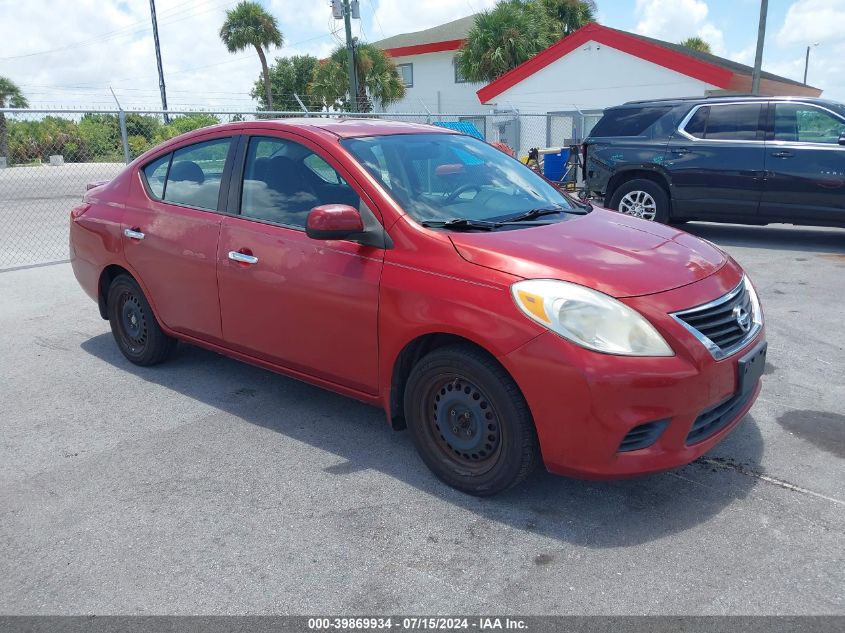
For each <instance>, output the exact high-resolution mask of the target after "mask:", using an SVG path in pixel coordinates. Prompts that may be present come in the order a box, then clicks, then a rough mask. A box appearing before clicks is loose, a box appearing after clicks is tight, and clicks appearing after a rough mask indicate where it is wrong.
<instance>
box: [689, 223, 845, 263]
mask: <svg viewBox="0 0 845 633" xmlns="http://www.w3.org/2000/svg"><path fill="white" fill-rule="evenodd" d="M678 228H680V229H683V230H684V231H686V232H687V233H692V234H693V235H696V236H698V237H703V238H704V239H706V240H710V241H711V242H715V243H716V244H719V245H720V246H746V247H751V248H765V249H767V250H770V249H775V250H786V251H803V252H807V251H810V252H815V253H831V254H834V255H842V254H845V230H842V229H835V228H810V227H799V226H791V225H785V224H782V225H774V226H755V225H745V224H715V223H713V224H711V223H706V222H687V223H686V224H683V225H680V226H678Z"/></svg>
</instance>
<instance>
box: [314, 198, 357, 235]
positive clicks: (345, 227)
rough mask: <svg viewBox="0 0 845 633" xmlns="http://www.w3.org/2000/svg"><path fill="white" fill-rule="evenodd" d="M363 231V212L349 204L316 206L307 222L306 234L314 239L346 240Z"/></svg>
mask: <svg viewBox="0 0 845 633" xmlns="http://www.w3.org/2000/svg"><path fill="white" fill-rule="evenodd" d="M363 232H364V221H363V220H362V219H361V214H360V213H358V210H357V209H354V208H352V207H350V206H349V205H348V204H324V205H322V206H319V207H314V208H313V209H311V212H310V213H309V214H308V219H307V220H306V222H305V234H306V235H307V236H308V237H310V238H311V239H314V240H345V239H348V238H350V237H353V236H360V234H361V233H363Z"/></svg>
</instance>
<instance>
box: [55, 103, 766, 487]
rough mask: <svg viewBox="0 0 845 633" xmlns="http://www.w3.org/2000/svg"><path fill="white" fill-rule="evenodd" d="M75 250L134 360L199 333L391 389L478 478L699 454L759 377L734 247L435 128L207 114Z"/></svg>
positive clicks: (334, 385) (621, 472)
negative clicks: (609, 202)
mask: <svg viewBox="0 0 845 633" xmlns="http://www.w3.org/2000/svg"><path fill="white" fill-rule="evenodd" d="M70 250H71V258H72V262H73V269H74V272H75V274H76V277H77V279H78V280H79V283H80V284H81V285H82V287H83V288H84V289H85V291H86V292H87V293H88V294H89V295H90V296H91V298H92V299H94V300H95V301H97V303H98V305H99V308H100V314H101V315H102V316H103V318H104V319H108V320H109V322H110V324H111V329H112V332H113V333H114V337H115V340H116V342H117V345H118V347H119V348H120V350H121V352H122V353H123V354H124V355H125V356H126V358H127V359H129V360H130V361H131V362H133V363H136V364H138V365H154V364H156V363H160V362H162V361H164V360H166V359H167V358H168V357H169V356H170V355H171V353H172V352H173V350H174V348H175V346H176V341H177V340H181V341H185V342H188V343H192V344H195V345H200V346H203V347H206V348H209V349H212V350H215V351H217V352H220V353H222V354H226V355H227V356H231V357H233V358H237V359H239V360H243V361H246V362H249V363H253V364H255V365H259V366H261V367H265V368H267V369H271V370H273V371H277V372H280V373H283V374H286V375H288V376H292V377H294V378H298V379H300V380H305V381H307V382H310V383H313V384H315V385H319V386H321V387H325V388H327V389H331V390H333V391H337V392H340V393H342V394H346V395H348V396H351V397H353V398H357V399H359V400H362V401H364V402H368V403H371V404H373V405H377V406H380V407H382V408H383V409H384V411H385V413H386V414H387V420H388V422H389V423H390V424H391V425H392V426H393V427H394V428H396V429H400V428H405V427H407V428H408V429H409V430H410V432H411V436H412V438H413V441H414V443H415V445H416V447H417V449H418V450H419V453H420V455H421V457H422V459H423V461H424V462H425V463H426V464H427V465H428V467H429V468H430V469H431V470H432V471H433V472H434V473H435V474H436V475H437V476H438V477H440V478H441V479H442V480H443V481H445V482H446V483H448V484H450V485H452V486H454V487H456V488H459V489H461V490H464V491H466V492H469V493H472V494H478V495H487V494H494V493H496V492H499V491H502V490H505V489H507V488H509V487H510V486H513V485H514V484H516V483H518V482H519V481H521V480H522V479H523V478H524V477H525V476H526V475H527V474H528V473H529V472H530V471H531V470H532V468H533V467H534V466H535V465H536V464H537V463H538V462H539V461H540V460H541V459H542V461H543V463H544V464H545V466H546V468H548V469H549V470H550V471H552V472H555V473H560V474H567V475H575V476H581V477H590V478H613V477H625V476H631V475H638V474H643V473H649V472H656V471H661V470H666V469H670V468H674V467H678V466H681V465H683V464H686V463H688V462H690V461H691V460H693V459H695V458H696V457H698V456H699V455H701V454H702V453H704V452H705V451H707V450H708V449H710V448H711V447H713V446H714V445H715V444H717V443H718V442H719V441H720V440H721V439H722V438H724V437H725V435H726V434H727V433H728V432H730V430H731V429H732V428H733V427H734V426H735V425H736V424H737V423H738V422H739V420H740V419H741V418H742V417H743V416H744V415H745V414H746V412H747V411H748V410H749V409H750V408H751V405H752V404H753V403H754V400H755V398H756V396H757V394H758V392H759V390H760V376H761V375H762V370H763V364H764V361H765V353H766V343H765V339H764V327H763V314H762V311H761V308H760V302H759V300H758V298H757V295H756V293H755V290H754V287H753V286H752V284H751V282H750V281H749V279H748V277H747V276H746V275H745V274H744V273H743V271H742V269H741V268H740V266H739V265H738V264H737V263H736V262H735V261H734V260H733V259H731V258H730V257H729V256H727V255H726V254H725V253H724V252H722V251H721V250H719V249H718V248H716V247H715V246H714V245H712V244H710V243H709V242H705V241H702V240H700V239H697V238H695V237H693V236H691V235H689V234H687V233H684V232H682V231H678V230H676V229H673V228H670V227H667V226H662V225H658V224H654V223H651V222H646V221H643V220H638V219H635V218H631V217H626V216H623V215H619V214H617V213H613V212H610V211H606V210H604V209H599V208H593V207H591V206H590V205H588V204H584V203H581V202H578V201H576V200H573V199H570V198H568V197H566V196H564V195H563V194H562V193H560V192H559V191H558V190H556V189H555V188H554V187H553V186H551V185H550V184H548V183H547V182H546V181H544V180H543V179H542V178H541V177H540V176H538V175H537V174H535V173H534V172H533V171H531V170H530V169H528V168H527V167H525V166H524V165H522V164H520V163H519V162H518V161H516V160H514V159H512V158H510V157H509V156H506V155H505V154H504V153H502V152H500V151H498V150H497V149H495V148H493V147H491V146H490V145H487V144H486V143H483V142H481V141H479V140H477V139H474V138H470V137H468V136H464V135H461V134H457V133H454V132H451V131H449V130H445V129H441V128H435V127H430V126H426V125H412V124H405V123H395V122H389V121H375V120H372V121H371V120H356V119H326V118H320V119H303V120H285V121H254V122H242V123H235V124H227V125H220V126H216V127H212V128H205V129H202V130H198V131H195V132H191V133H189V134H186V135H183V136H180V137H178V138H175V139H173V140H171V141H168V142H166V143H164V144H163V145H161V146H159V147H157V148H156V149H153V150H151V151H150V152H148V153H146V154H144V155H143V156H141V157H140V158H138V159H137V160H135V161H134V162H133V163H132V164H131V165H129V166H128V167H127V168H126V170H125V171H124V172H123V173H121V174H120V175H119V176H118V177H117V178H115V179H114V180H112V181H111V182H109V183H108V184H105V185H102V186H98V187H95V188H93V189H91V190H90V191H88V193H87V194H86V196H85V200H84V204H82V205H81V206H79V207H77V208H75V209H73V211H72V212H71V228H70Z"/></svg>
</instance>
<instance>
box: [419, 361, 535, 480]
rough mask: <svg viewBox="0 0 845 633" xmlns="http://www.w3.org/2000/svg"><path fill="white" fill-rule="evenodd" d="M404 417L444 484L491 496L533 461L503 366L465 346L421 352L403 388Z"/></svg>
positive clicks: (531, 441)
mask: <svg viewBox="0 0 845 633" xmlns="http://www.w3.org/2000/svg"><path fill="white" fill-rule="evenodd" d="M405 417H406V420H407V422H408V428H409V430H410V432H411V435H412V437H413V440H414V444H415V445H416V447H417V450H418V451H419V453H420V456H421V457H422V459H423V461H425V463H426V465H427V466H428V467H429V468H430V469H431V470H432V471H433V472H434V474H435V475H437V476H438V477H439V478H440V479H442V480H443V481H445V482H446V483H448V484H449V485H450V486H453V487H455V488H458V489H459V490H462V491H464V492H468V493H470V494H474V495H492V494H496V493H498V492H502V491H503V490H506V489H508V488H510V487H512V486H515V485H516V484H518V483H519V482H520V481H522V480H523V479H524V478H525V477H527V476H528V474H529V473H530V472H531V470H532V469H533V468H534V466H535V465H536V462H537V460H538V450H537V437H536V433H535V430H534V423H533V421H532V419H531V414H530V413H529V411H528V406H527V405H526V403H525V399H524V398H523V396H522V394H521V392H520V391H519V388H518V387H517V385H516V383H514V381H513V379H512V378H511V377H510V376H509V375H508V373H507V372H506V371H505V370H504V368H503V367H502V366H501V365H499V363H498V362H496V360H495V359H493V358H492V357H490V356H489V355H487V354H486V353H484V352H483V351H482V350H479V349H477V348H474V347H472V346H469V345H466V346H464V345H459V346H450V347H444V348H440V349H437V350H434V351H433V352H431V353H429V354H427V355H426V356H425V357H423V358H422V359H421V360H420V361H419V362H418V363H417V365H416V366H415V367H414V368H413V370H412V371H411V375H410V377H409V378H408V383H407V386H406V388H405Z"/></svg>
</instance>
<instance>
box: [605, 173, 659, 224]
mask: <svg viewBox="0 0 845 633" xmlns="http://www.w3.org/2000/svg"><path fill="white" fill-rule="evenodd" d="M609 206H610V208H611V209H614V210H616V211H619V212H620V213H624V214H625V215H631V216H634V217H636V218H642V219H643V220H651V221H653V222H660V223H661V224H666V223H667V222H669V196H668V195H667V194H666V191H665V190H664V189H663V187H661V186H660V185H658V184H657V183H656V182H654V181H652V180H645V179H643V178H637V179H635V180H629V181H628V182H626V183H623V184H621V185H620V186H619V188H618V189H617V190H616V191H614V192H613V196H611V198H610V205H609Z"/></svg>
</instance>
